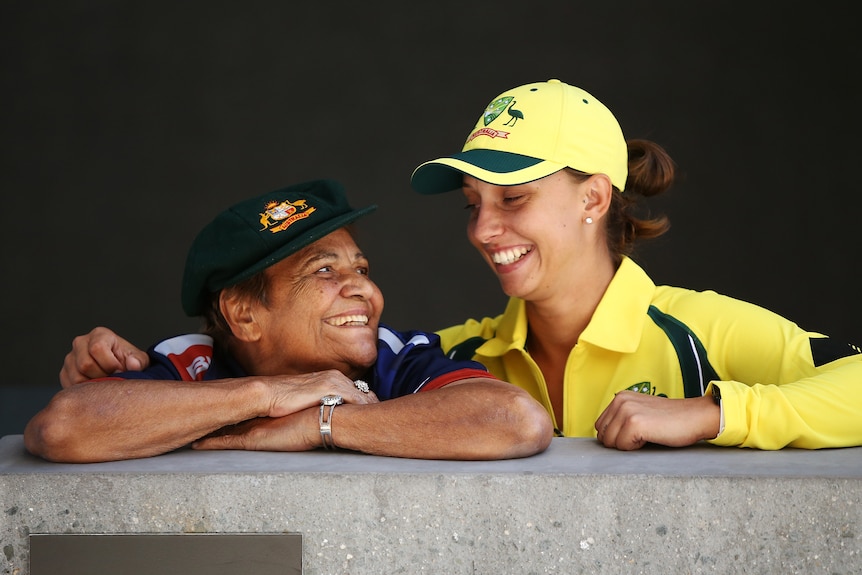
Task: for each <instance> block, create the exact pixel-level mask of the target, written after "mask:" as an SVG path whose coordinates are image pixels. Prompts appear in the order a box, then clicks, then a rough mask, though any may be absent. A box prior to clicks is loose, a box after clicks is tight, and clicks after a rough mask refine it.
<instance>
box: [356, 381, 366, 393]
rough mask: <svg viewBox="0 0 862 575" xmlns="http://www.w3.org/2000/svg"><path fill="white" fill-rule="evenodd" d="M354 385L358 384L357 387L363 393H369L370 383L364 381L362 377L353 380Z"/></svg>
mask: <svg viewBox="0 0 862 575" xmlns="http://www.w3.org/2000/svg"><path fill="white" fill-rule="evenodd" d="M353 385H355V386H356V389H358V390H359V391H361V392H362V393H368V392H369V391H370V390H369V388H368V384H367V383H365V382H364V381H362V380H361V379H357V380H356V381H354V382H353Z"/></svg>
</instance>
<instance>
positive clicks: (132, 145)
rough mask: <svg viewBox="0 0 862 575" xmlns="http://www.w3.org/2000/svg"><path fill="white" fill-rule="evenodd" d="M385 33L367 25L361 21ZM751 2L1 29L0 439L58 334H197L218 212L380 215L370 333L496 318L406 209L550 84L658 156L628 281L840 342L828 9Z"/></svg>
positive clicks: (64, 11) (449, 234)
mask: <svg viewBox="0 0 862 575" xmlns="http://www.w3.org/2000/svg"><path fill="white" fill-rule="evenodd" d="M381 6H382V5H381ZM811 6H812V8H811V9H809V10H791V9H789V8H787V7H786V5H784V4H780V3H757V2H682V1H679V2H621V1H617V2H613V1H606V2H600V3H598V2H589V3H588V2H575V1H569V2H553V3H551V2H514V1H511V0H503V1H499V2H495V3H488V2H482V3H479V2H464V1H450V0H446V1H437V2H434V3H433V4H432V3H407V2H404V3H398V4H397V5H395V6H388V7H386V8H385V9H384V8H383V7H380V8H377V7H375V5H374V4H371V3H347V2H343V3H342V2H338V3H335V2H315V3H296V2H282V1H279V2H243V3H239V2H215V1H208V2H199V1H196V2H165V1H148V2H116V1H110V2H109V1H105V2H74V1H71V2H70V1H64V2H60V1H48V2H38V3H34V2H25V1H17V0H15V1H10V0H7V1H6V2H3V3H2V5H0V38H2V40H0V42H2V46H0V48H2V49H0V59H2V70H3V75H2V78H3V85H2V100H0V102H2V105H0V115H2V144H0V145H2V154H0V162H2V170H0V182H2V192H3V194H2V197H3V200H2V201H3V210H2V226H0V234H2V236H0V242H2V260H0V269H2V273H3V281H2V288H0V289H2V305H3V326H4V328H5V329H4V336H3V342H2V348H0V349H2V352H0V353H2V356H0V357H2V361H3V369H4V374H3V377H2V387H0V418H2V421H0V434H7V433H20V432H21V431H22V430H23V424H24V422H25V421H26V420H27V419H28V418H29V416H30V415H31V414H32V413H33V411H34V410H35V409H37V408H38V407H39V406H40V405H41V404H42V403H44V401H45V400H46V399H47V397H48V396H49V395H50V394H51V393H53V392H54V391H55V390H56V389H58V383H57V373H58V371H59V369H60V367H61V364H62V360H63V356H64V355H65V353H66V351H67V350H68V349H69V348H70V344H71V340H72V338H73V337H74V336H75V335H76V334H81V333H85V332H87V331H89V330H90V329H91V328H92V327H94V326H96V325H107V326H110V327H113V328H114V329H116V330H117V331H119V332H120V333H121V334H123V335H125V336H126V337H128V338H129V339H131V340H132V341H134V342H136V343H138V344H139V345H141V346H146V345H147V344H149V343H151V342H152V341H154V340H155V339H158V338H160V337H162V336H166V335H170V334H173V333H175V332H183V331H193V330H195V329H196V328H197V322H196V321H193V320H190V319H188V318H184V317H183V315H182V311H181V309H180V305H179V284H180V277H181V272H182V265H183V261H184V257H185V250H186V248H187V246H188V244H189V242H190V241H191V239H192V238H193V236H194V234H195V233H196V232H197V230H198V229H199V228H200V227H201V226H202V225H203V224H205V223H206V222H207V221H209V220H210V219H211V218H212V217H213V216H214V215H215V214H216V213H217V212H218V211H219V210H221V209H222V208H224V207H226V206H227V205H229V204H231V203H233V202H236V201H238V200H241V199H243V198H246V197H248V196H250V195H256V194H259V193H263V192H266V191H269V190H271V189H275V188H278V187H281V186H283V185H286V184H289V183H294V182H297V181H302V180H305V179H311V178H317V177H334V178H337V179H340V180H342V181H343V182H344V183H345V184H346V186H347V188H348V191H349V193H350V196H351V198H352V201H353V203H354V204H356V205H365V204H369V203H378V204H379V205H380V209H379V210H378V212H377V213H376V214H375V215H373V216H371V217H369V218H367V219H366V220H365V221H364V222H363V224H362V227H361V235H360V242H361V244H362V245H363V247H364V249H365V250H366V252H367V253H368V254H369V256H370V257H371V258H372V261H373V263H374V269H373V272H372V273H373V277H374V278H375V279H376V280H377V282H378V283H379V284H380V286H381V287H382V289H383V291H384V293H385V294H386V296H387V311H386V313H385V314H384V321H387V322H388V323H390V324H392V325H394V326H396V327H405V328H406V327H421V328H426V329H435V328H440V327H444V326H446V325H449V324H452V323H454V322H458V321H460V320H463V319H465V318H466V317H468V316H481V315H488V314H495V313H498V312H499V311H501V310H502V307H503V304H504V298H503V296H502V295H501V293H500V292H499V289H498V287H497V283H496V280H495V279H494V277H493V275H492V274H491V273H490V271H489V270H487V269H486V268H485V265H484V263H482V261H481V260H480V259H479V257H478V255H476V254H475V253H474V252H473V250H472V248H471V247H470V246H469V244H468V243H467V241H466V238H465V235H464V223H465V215H464V214H463V212H462V211H461V209H460V208H461V206H462V204H463V201H462V199H461V198H460V197H459V194H449V195H446V196H436V197H422V196H418V195H417V194H414V193H413V192H412V191H411V190H410V188H409V177H410V173H411V172H412V170H413V168H414V167H415V166H416V165H418V164H419V163H420V162H422V161H424V160H427V159H430V158H432V157H435V156H437V155H441V154H444V153H450V152H454V151H457V150H458V149H459V148H460V146H461V144H462V142H463V140H464V138H465V137H466V135H467V133H468V132H469V130H470V128H471V127H472V125H473V123H474V121H475V120H476V118H477V117H478V116H479V114H480V112H481V111H482V110H483V109H484V107H485V105H486V104H487V103H488V101H489V100H490V99H491V98H492V97H494V96H496V95H498V94H499V93H500V92H502V91H504V90H506V89H508V88H511V87H514V86H516V85H519V84H522V83H526V82H532V81H542V80H547V79H549V78H554V77H555V78H560V79H562V80H564V81H567V82H569V83H572V84H575V85H578V86H580V87H583V88H585V89H587V90H588V91H590V92H592V93H593V94H594V95H595V96H597V97H598V98H599V99H601V100H602V101H603V102H604V103H605V104H607V105H608V106H609V107H610V108H611V109H612V110H614V111H615V113H616V114H617V117H618V118H619V120H620V122H621V124H622V126H623V129H624V131H625V133H626V136H627V137H630V138H633V137H642V138H649V139H652V140H655V141H657V142H659V143H661V144H662V145H664V146H665V147H666V148H667V149H668V151H669V152H670V153H671V155H672V156H673V157H674V159H675V160H676V161H677V163H678V165H679V181H678V184H677V185H676V186H675V187H674V188H673V189H672V190H671V192H670V193H668V194H666V196H665V197H664V198H662V199H661V200H660V201H657V202H655V209H657V210H662V211H665V212H667V213H668V214H669V215H670V217H671V219H672V223H673V228H672V230H671V231H670V232H669V233H668V234H667V235H666V236H664V237H663V238H661V239H659V240H656V241H654V242H653V243H651V244H648V245H645V247H644V249H643V250H642V251H641V253H640V254H639V257H638V258H637V259H638V260H639V261H640V262H641V263H642V264H643V265H644V266H645V267H646V268H647V270H648V271H649V272H650V273H651V274H652V276H653V278H654V279H655V280H656V282H657V283H671V284H676V285H682V286H687V287H691V288H693V289H714V290H716V291H719V292H723V293H726V294H729V295H733V296H736V297H739V298H742V299H746V300H749V301H752V302H754V303H758V304H760V305H763V306H765V307H768V308H770V309H772V310H774V311H776V312H779V313H781V314H783V315H785V316H787V317H790V318H791V319H793V320H795V321H796V322H797V323H799V324H800V325H802V326H803V327H805V328H807V329H811V330H815V331H821V332H824V333H827V334H829V335H832V336H833V337H837V338H841V339H846V340H851V341H855V342H862V327H860V324H859V319H860V315H861V314H862V303H860V300H859V297H858V293H859V287H860V280H859V279H858V271H857V265H856V251H857V244H858V232H857V229H858V225H857V219H858V218H857V208H856V206H857V205H858V203H859V199H858V197H857V196H858V193H859V190H858V185H857V169H858V164H859V158H860V156H862V145H860V143H859V139H858V133H859V129H860V127H862V114H860V110H859V104H858V102H859V91H858V85H859V80H858V77H859V70H860V63H862V49H860V43H859V41H858V30H857V27H856V26H857V25H856V20H855V19H854V18H853V17H851V15H850V13H849V8H844V7H843V5H841V6H842V7H841V8H837V7H836V6H839V4H835V5H834V6H833V5H832V4H831V3H828V2H820V3H817V4H816V5H811Z"/></svg>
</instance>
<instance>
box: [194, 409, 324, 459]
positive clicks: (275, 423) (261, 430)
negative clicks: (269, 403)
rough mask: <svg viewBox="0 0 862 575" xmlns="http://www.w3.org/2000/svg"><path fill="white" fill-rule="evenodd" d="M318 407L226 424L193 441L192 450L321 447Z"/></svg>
mask: <svg viewBox="0 0 862 575" xmlns="http://www.w3.org/2000/svg"><path fill="white" fill-rule="evenodd" d="M319 413H320V411H319V408H316V407H315V408H308V409H305V410H303V411H300V412H297V413H293V414H291V415H286V416H284V417H277V418H271V417H259V418H257V419H250V420H248V421H243V422H242V423H238V424H236V425H229V426H227V427H223V428H222V429H219V430H218V431H216V432H213V433H212V434H210V435H208V436H206V437H203V438H201V439H199V440H197V441H195V442H193V443H192V448H193V449H200V450H216V449H245V450H248V451H309V450H311V449H315V448H317V447H320V446H321V444H322V439H321V438H320V427H319V423H318V415H319Z"/></svg>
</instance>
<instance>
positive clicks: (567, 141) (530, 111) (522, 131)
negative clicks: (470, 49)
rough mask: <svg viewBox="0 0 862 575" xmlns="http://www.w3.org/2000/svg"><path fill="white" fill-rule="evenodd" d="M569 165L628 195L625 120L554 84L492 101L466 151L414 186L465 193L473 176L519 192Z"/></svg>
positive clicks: (416, 175) (421, 174)
mask: <svg viewBox="0 0 862 575" xmlns="http://www.w3.org/2000/svg"><path fill="white" fill-rule="evenodd" d="M566 167H569V168H573V169H575V170H579V171H581V172H586V173H588V174H606V175H607V176H608V177H609V178H610V180H611V182H612V183H613V185H614V186H616V187H617V188H618V189H619V190H620V191H622V190H623V189H624V188H625V184H626V176H627V175H628V149H627V147H626V140H625V137H624V136H623V132H622V129H621V128H620V125H619V122H617V119H616V118H615V117H614V115H613V114H612V113H611V111H610V110H608V108H607V107H605V105H604V104H602V103H601V102H599V101H598V100H597V99H596V98H594V97H593V96H592V95H590V94H589V93H587V92H586V91H584V90H582V89H580V88H576V87H575V86H570V85H569V84H566V83H564V82H561V81H559V80H548V81H547V82H537V83H534V84H526V85H524V86H519V87H517V88H513V89H511V90H507V91H506V92H503V93H502V94H500V95H499V96H497V97H496V98H494V99H493V100H492V101H491V103H490V104H488V107H486V108H485V111H484V112H482V115H481V117H480V118H479V121H478V122H476V126H475V127H474V128H473V130H471V132H470V135H469V136H468V137H467V141H466V143H465V144H464V147H463V149H462V150H461V152H460V153H458V154H453V155H451V156H446V157H443V158H438V159H436V160H431V161H430V162H425V163H424V164H422V165H420V166H419V167H418V168H416V170H414V172H413V176H412V178H411V184H412V186H413V189H414V190H416V191H417V192H419V193H420V194H439V193H441V192H448V191H451V190H456V189H459V188H460V187H461V184H462V177H463V175H464V174H469V175H471V176H473V177H476V178H479V179H480V180H483V181H486V182H489V183H492V184H496V185H498V186H514V185H517V184H523V183H526V182H532V181H533V180H538V179H539V178H544V177H545V176H548V175H550V174H553V173H554V172H557V171H559V170H561V169H563V168H566Z"/></svg>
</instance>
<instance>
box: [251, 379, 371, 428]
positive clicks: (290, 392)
mask: <svg viewBox="0 0 862 575" xmlns="http://www.w3.org/2000/svg"><path fill="white" fill-rule="evenodd" d="M263 381H264V383H265V384H266V385H268V386H269V393H270V407H269V412H268V413H267V414H266V415H267V416H268V417H283V416H285V415H289V414H291V413H295V412H297V411H300V410H303V409H306V408H309V407H315V408H316V407H318V406H320V398H321V397H323V396H324V395H340V396H341V397H342V398H343V399H344V403H355V404H359V405H364V404H369V403H378V402H379V401H380V400H379V399H377V395H375V393H374V392H373V391H369V392H368V393H362V392H361V391H359V390H358V389H356V386H355V385H353V380H352V379H350V378H349V377H347V376H346V375H344V374H343V373H341V372H340V371H338V370H335V369H330V370H327V371H316V372H313V373H306V374H302V375H286V376H269V377H265V378H263Z"/></svg>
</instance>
